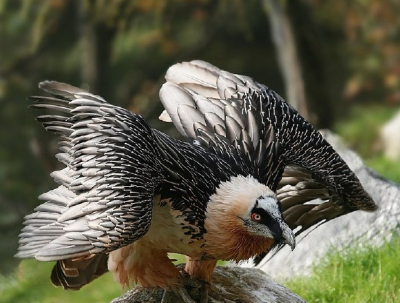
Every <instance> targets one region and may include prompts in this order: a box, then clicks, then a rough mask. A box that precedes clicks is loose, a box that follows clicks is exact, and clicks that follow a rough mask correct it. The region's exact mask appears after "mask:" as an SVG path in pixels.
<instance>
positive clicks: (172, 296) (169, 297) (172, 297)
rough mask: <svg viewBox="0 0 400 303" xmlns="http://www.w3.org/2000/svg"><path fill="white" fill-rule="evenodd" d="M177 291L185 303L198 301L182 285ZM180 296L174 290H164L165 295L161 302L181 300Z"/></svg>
mask: <svg viewBox="0 0 400 303" xmlns="http://www.w3.org/2000/svg"><path fill="white" fill-rule="evenodd" d="M177 292H178V294H179V296H180V297H181V299H182V300H183V302H184V303H196V301H194V300H193V299H192V298H191V297H190V295H189V294H188V292H187V290H186V289H185V288H184V287H182V286H180V287H178V289H177ZM179 296H178V295H177V294H176V293H175V292H174V291H172V290H164V294H163V297H162V299H161V303H175V302H178V301H180V300H179Z"/></svg>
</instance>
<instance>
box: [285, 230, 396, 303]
mask: <svg viewBox="0 0 400 303" xmlns="http://www.w3.org/2000/svg"><path fill="white" fill-rule="evenodd" d="M399 259H400V238H399V237H395V238H394V239H393V240H392V241H391V242H387V243H385V244H384V245H383V246H382V247H381V248H373V247H369V246H367V247H364V246H362V245H358V246H356V245H354V246H353V247H351V248H349V249H346V250H345V251H343V252H333V253H331V254H330V255H329V256H328V257H327V259H326V260H324V261H323V262H321V263H320V264H318V265H316V266H315V267H314V268H313V271H312V274H311V275H310V276H305V277H296V278H294V279H292V280H289V281H286V286H287V287H289V288H290V289H291V290H292V291H293V292H295V293H297V294H298V295H300V296H301V297H303V298H304V299H305V300H307V301H308V302H320V303H329V302H343V303H346V302H349V303H368V302H371V303H374V302H382V303H383V302H399V301H400V262H398V260H399Z"/></svg>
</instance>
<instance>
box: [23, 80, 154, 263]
mask: <svg viewBox="0 0 400 303" xmlns="http://www.w3.org/2000/svg"><path fill="white" fill-rule="evenodd" d="M40 87H41V88H42V89H43V90H45V91H47V92H49V93H50V94H51V95H52V97H32V99H33V100H34V101H35V103H34V104H33V105H32V107H33V108H38V109H45V110H54V111H56V112H57V114H49V115H47V114H46V115H41V116H38V117H37V120H38V121H39V122H41V123H42V124H43V126H44V128H45V129H46V130H48V131H52V132H54V133H56V134H57V135H59V139H60V141H59V142H60V153H58V154H57V156H56V157H57V159H58V160H59V161H60V162H61V163H63V164H64V165H65V168H63V169H61V170H59V171H55V172H53V173H52V174H51V175H52V177H53V178H54V180H55V181H56V182H57V183H59V184H60V186H59V187H57V188H56V189H53V190H51V191H49V192H47V193H44V194H42V195H41V196H40V197H39V199H41V200H44V201H45V202H44V203H43V204H41V205H40V206H38V207H37V208H36V209H35V212H34V213H33V214H31V215H28V216H26V217H25V222H24V225H26V226H25V227H24V228H23V230H22V232H21V234H20V240H19V251H18V253H17V255H16V256H17V257H21V258H32V257H34V258H36V259H39V260H45V261H50V260H62V259H67V258H77V257H82V256H89V255H90V254H95V253H102V252H109V251H111V250H114V249H117V248H119V247H121V246H124V245H126V244H128V243H131V242H132V241H135V240H137V239H138V238H140V237H141V236H142V235H144V234H145V233H146V231H147V230H148V228H149V226H150V222H151V217H152V206H153V198H154V194H155V190H156V187H157V185H158V183H159V178H160V167H159V165H158V164H157V163H158V161H156V159H155V157H156V155H157V151H156V148H155V146H154V144H155V143H154V139H153V133H152V131H151V129H150V128H149V126H148V125H147V124H146V122H145V121H144V120H143V119H142V118H141V117H140V116H138V115H135V114H132V113H130V112H128V111H126V110H124V109H122V108H118V107H115V106H112V105H110V104H108V103H107V102H106V101H104V100H103V99H102V98H101V97H99V96H95V95H92V94H90V93H87V92H85V91H83V90H81V89H78V88H75V87H72V86H70V85H67V84H62V83H57V82H43V83H41V84H40Z"/></svg>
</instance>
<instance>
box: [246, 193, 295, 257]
mask: <svg viewBox="0 0 400 303" xmlns="http://www.w3.org/2000/svg"><path fill="white" fill-rule="evenodd" d="M238 217H239V218H240V219H241V220H242V221H243V225H244V227H245V228H246V229H247V230H248V232H249V233H251V234H254V235H257V236H261V237H265V238H272V239H274V240H275V242H276V243H283V244H288V245H289V246H290V247H291V248H292V250H293V249H294V248H295V246H296V238H295V236H294V233H293V231H292V229H291V228H290V227H289V226H288V225H287V224H286V222H285V221H284V220H283V218H282V210H281V204H280V202H279V201H278V200H277V198H276V196H275V195H274V194H273V193H272V192H269V193H266V194H263V195H261V196H259V197H257V198H256V199H253V203H250V207H249V208H248V209H247V211H246V212H245V213H242V214H239V215H238Z"/></svg>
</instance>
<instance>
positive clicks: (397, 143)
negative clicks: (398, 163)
mask: <svg viewBox="0 0 400 303" xmlns="http://www.w3.org/2000/svg"><path fill="white" fill-rule="evenodd" d="M380 137H381V141H382V145H383V152H384V154H385V156H386V157H388V158H389V159H392V160H398V159H400V112H399V113H397V115H396V116H394V117H393V118H392V119H391V120H389V121H388V122H387V123H386V124H385V125H384V126H383V127H382V129H381V133H380Z"/></svg>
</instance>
